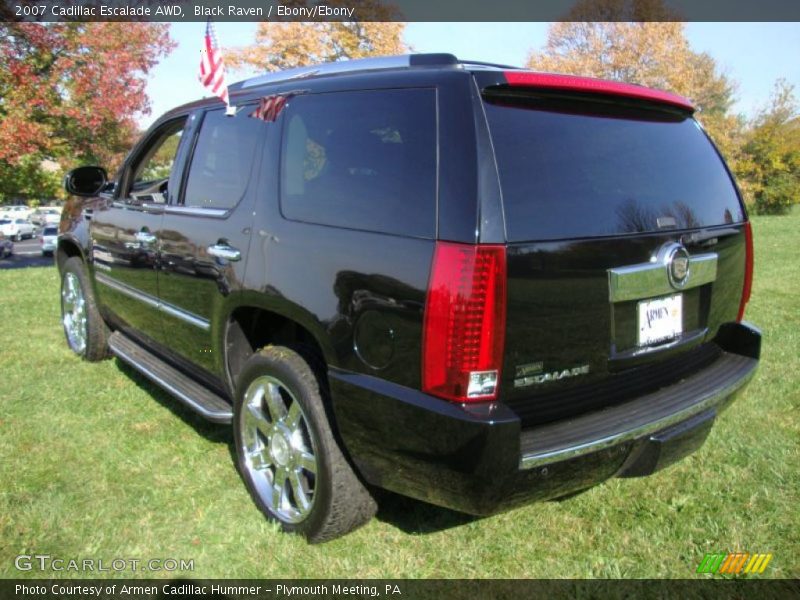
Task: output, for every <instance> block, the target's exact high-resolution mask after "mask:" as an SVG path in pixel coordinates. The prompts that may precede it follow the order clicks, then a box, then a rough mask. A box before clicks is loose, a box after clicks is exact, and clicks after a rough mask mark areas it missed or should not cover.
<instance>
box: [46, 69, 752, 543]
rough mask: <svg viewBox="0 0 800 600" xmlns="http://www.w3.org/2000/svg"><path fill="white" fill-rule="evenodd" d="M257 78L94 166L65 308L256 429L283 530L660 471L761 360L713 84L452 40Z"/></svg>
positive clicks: (512, 498) (63, 261) (76, 177)
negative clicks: (648, 78)
mask: <svg viewBox="0 0 800 600" xmlns="http://www.w3.org/2000/svg"><path fill="white" fill-rule="evenodd" d="M230 92H231V104H232V105H233V106H234V107H235V115H230V114H226V111H225V108H224V106H223V105H222V103H221V102H220V101H219V100H217V99H207V100H202V101H199V102H196V103H193V104H189V105H186V106H182V107H180V108H177V109H175V110H173V111H171V112H169V113H167V114H166V115H164V116H163V117H161V118H160V119H159V120H158V121H157V122H156V123H155V124H154V125H153V126H152V127H151V129H150V130H149V131H148V132H147V133H146V134H145V135H144V136H143V138H142V139H141V141H140V142H139V143H138V144H137V145H136V147H135V148H134V149H133V151H132V152H131V153H130V154H129V156H128V157H127V159H126V160H125V162H124V164H123V166H122V168H121V169H120V171H119V173H118V174H117V176H116V177H115V178H114V180H113V181H106V174H105V171H103V170H102V169H100V168H98V167H80V168H78V169H75V170H74V171H72V172H71V173H70V174H68V175H67V178H66V187H67V190H68V191H69V192H70V193H71V194H73V196H74V197H73V199H72V200H71V202H70V204H69V205H68V207H67V209H65V210H64V212H63V218H62V222H61V228H60V235H59V242H58V249H57V263H58V267H59V270H60V273H61V282H62V283H61V306H62V314H63V325H64V330H65V332H66V337H67V341H68V343H69V346H70V347H71V348H72V350H74V351H75V352H76V353H77V354H79V355H80V356H82V357H83V358H85V359H87V360H99V359H102V358H105V357H106V356H110V355H114V356H116V357H118V358H119V359H121V360H122V361H124V362H126V363H129V364H130V365H132V366H133V367H134V368H135V369H137V370H138V371H140V372H141V373H142V374H144V375H145V376H146V377H148V378H150V379H152V380H153V381H155V382H156V383H158V384H159V385H161V386H163V387H164V389H166V390H167V391H168V392H170V393H171V394H172V395H174V396H175V397H176V399H177V400H179V401H182V402H183V403H185V404H186V405H187V406H189V407H191V408H192V409H194V410H195V411H197V412H198V413H199V414H200V415H202V416H204V417H205V418H207V419H209V420H211V421H214V422H218V423H224V424H228V423H230V424H232V425H233V437H234V443H235V448H236V456H237V462H238V468H239V471H240V472H241V475H242V478H243V479H244V482H245V484H246V486H247V488H248V490H249V491H250V493H251V495H252V497H253V499H254V501H255V503H256V504H257V506H258V507H259V508H260V509H261V510H262V511H263V512H264V514H265V515H266V516H268V517H269V518H272V519H275V520H277V521H279V522H280V523H281V524H282V527H283V528H284V529H285V530H287V531H296V532H299V533H302V534H303V535H305V536H306V537H307V538H308V539H309V540H310V541H323V540H327V539H330V538H332V537H335V536H337V535H341V534H343V533H346V532H347V531H350V530H352V529H353V528H355V527H357V526H359V525H361V524H363V523H364V522H366V521H367V520H369V519H370V518H371V516H372V515H373V514H374V511H375V509H376V505H375V501H374V494H373V492H374V490H375V489H376V488H384V489H388V490H391V491H394V492H397V493H400V494H404V495H407V496H411V497H414V498H418V499H420V500H424V501H426V502H430V503H433V504H437V505H440V506H446V507H450V508H452V509H455V510H459V511H463V512H466V513H471V514H475V515H488V514H492V513H495V512H497V511H501V510H505V509H509V508H512V507H514V506H518V505H520V504H522V503H526V502H530V501H534V500H541V499H548V498H555V497H562V496H566V495H569V494H572V493H576V492H578V491H581V490H584V489H587V488H589V487H591V486H593V485H595V484H597V483H599V482H602V481H603V480H605V479H608V478H610V477H614V476H622V477H630V476H642V475H648V474H650V473H653V472H654V471H656V470H658V469H661V468H663V467H664V466H666V465H668V464H671V463H673V462H674V461H676V460H678V459H680V458H682V457H683V456H685V455H687V454H689V453H691V452H693V451H694V450H696V449H697V448H698V447H699V446H700V445H701V444H702V443H703V441H704V440H705V437H706V435H707V433H708V431H709V429H710V427H711V425H712V423H713V421H714V419H715V418H716V416H717V415H718V414H719V413H720V412H721V411H722V409H724V408H725V407H726V406H727V405H728V404H729V403H730V401H731V400H732V398H734V396H735V395H736V394H737V392H739V391H740V390H741V389H742V388H743V387H744V386H745V385H746V384H747V383H748V382H749V381H750V379H751V378H752V376H753V374H754V372H755V370H756V367H757V365H758V361H759V351H760V342H761V336H760V333H759V331H758V330H757V329H756V328H755V327H753V326H751V325H749V324H746V323H745V322H743V321H742V318H743V314H744V310H745V305H746V303H747V301H748V298H749V296H750V287H751V280H752V272H753V248H752V236H751V232H750V224H749V222H748V220H747V215H746V213H745V210H744V207H743V204H742V201H741V198H740V194H739V192H738V190H737V187H736V184H735V182H734V181H733V178H732V176H731V174H730V172H729V171H728V169H727V168H726V166H725V163H724V162H723V160H722V158H721V157H720V155H719V153H718V152H717V150H716V149H715V147H714V145H713V144H712V143H711V141H710V140H709V138H708V137H707V136H706V134H705V133H704V131H703V130H702V128H701V127H700V126H699V125H698V123H697V121H696V120H695V119H694V117H693V108H692V105H691V104H690V103H689V102H688V101H687V100H686V99H684V98H681V97H678V96H675V95H672V94H669V93H666V92H661V91H657V90H652V89H648V88H643V87H639V86H634V85H629V84H622V83H615V82H606V81H599V80H593V79H585V78H578V77H572V76H562V75H553V74H543V73H535V72H531V71H525V70H519V69H513V68H510V67H503V66H498V65H489V64H484V63H472V62H464V61H459V60H457V59H456V58H455V57H453V56H451V55H446V54H439V55H412V56H400V57H387V58H383V59H365V60H362V61H350V62H347V63H334V64H330V65H321V66H319V67H311V68H301V69H297V70H294V71H288V72H284V73H273V74H268V75H265V76H262V77H256V78H254V79H251V80H248V81H244V82H242V83H239V84H236V85H234V86H231V88H230Z"/></svg>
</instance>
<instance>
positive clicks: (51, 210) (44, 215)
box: [30, 206, 61, 227]
mask: <svg viewBox="0 0 800 600" xmlns="http://www.w3.org/2000/svg"><path fill="white" fill-rule="evenodd" d="M30 220H31V223H33V224H34V225H38V226H39V227H44V226H45V225H58V223H59V222H60V221H61V208H60V207H58V206H42V207H41V208H37V209H36V210H35V211H33V214H32V215H31V219H30Z"/></svg>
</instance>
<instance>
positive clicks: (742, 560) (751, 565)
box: [697, 552, 772, 575]
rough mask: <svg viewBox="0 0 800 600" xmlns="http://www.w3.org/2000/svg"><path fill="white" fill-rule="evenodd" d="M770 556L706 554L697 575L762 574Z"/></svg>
mask: <svg viewBox="0 0 800 600" xmlns="http://www.w3.org/2000/svg"><path fill="white" fill-rule="evenodd" d="M771 560H772V554H750V553H749V552H733V553H730V554H706V555H705V556H704V557H703V560H701V561H700V565H698V567H697V572H698V573H715V574H722V573H728V574H731V575H739V574H741V573H763V572H764V570H765V569H766V568H767V565H768V564H769V561H771Z"/></svg>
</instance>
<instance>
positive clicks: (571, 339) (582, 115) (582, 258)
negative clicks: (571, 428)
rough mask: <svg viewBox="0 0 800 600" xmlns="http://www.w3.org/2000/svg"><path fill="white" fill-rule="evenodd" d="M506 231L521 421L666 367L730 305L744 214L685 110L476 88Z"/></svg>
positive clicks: (510, 360)
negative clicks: (481, 91) (480, 95)
mask: <svg viewBox="0 0 800 600" xmlns="http://www.w3.org/2000/svg"><path fill="white" fill-rule="evenodd" d="M484 110H485V113H486V117H487V121H488V125H489V129H490V133H491V138H492V144H493V147H494V152H495V158H496V162H497V167H498V173H499V181H500V186H501V190H502V195H503V209H504V213H505V227H506V237H507V241H508V316H507V319H508V320H507V323H508V328H507V337H506V339H507V346H506V348H507V349H506V354H505V364H504V376H503V387H502V389H503V392H502V393H503V397H504V399H505V400H506V401H507V402H508V403H509V404H511V405H512V407H514V408H515V409H516V410H517V412H518V413H520V415H521V416H522V417H523V422H524V423H526V424H536V423H543V422H548V421H553V420H557V419H563V418H567V417H569V416H571V415H574V414H578V413H580V412H584V411H587V410H593V409H597V408H602V407H604V406H608V405H610V404H614V403H616V402H620V401H622V400H625V399H626V398H629V397H632V396H635V395H638V394H641V393H643V392H644V391H647V390H650V389H652V388H654V387H655V388H657V387H660V386H663V385H666V384H669V383H674V382H675V381H677V380H678V379H680V377H681V376H683V375H684V374H687V373H690V372H692V371H693V370H696V369H698V368H701V367H702V366H703V365H704V364H706V362H707V361H710V360H713V358H714V353H715V350H714V346H713V345H712V344H707V342H708V341H709V340H711V339H712V338H713V337H714V335H715V333H716V331H717V329H718V327H719V326H720V325H721V324H722V323H723V322H725V321H732V320H735V319H736V317H737V311H738V307H739V301H740V297H741V290H742V282H743V275H744V265H745V239H744V237H745V234H744V227H743V222H744V221H745V219H746V216H745V214H744V210H743V208H742V204H741V202H740V199H739V197H738V193H737V190H736V188H735V185H734V183H733V181H732V179H731V177H730V174H729V173H728V171H727V169H726V167H725V165H724V163H723V161H722V160H721V158H720V156H719V155H718V153H717V151H716V149H715V148H714V147H713V145H712V144H711V143H710V141H709V140H708V138H707V136H706V135H705V133H704V132H703V131H702V130H701V128H700V127H699V125H698V124H697V122H696V121H695V120H694V119H693V118H692V116H691V115H690V114H688V113H687V112H686V111H683V112H682V111H679V110H675V109H673V108H668V107H660V106H657V105H652V104H648V105H644V104H642V103H636V102H632V101H625V100H619V99H613V98H610V97H605V96H600V97H596V96H591V95H586V94H583V95H581V96H569V95H565V94H563V93H561V94H559V95H553V94H547V93H539V92H531V93H529V94H526V93H520V92H519V91H518V90H515V92H514V93H513V95H512V94H510V93H508V92H507V91H504V90H503V89H499V90H495V91H491V90H490V91H484Z"/></svg>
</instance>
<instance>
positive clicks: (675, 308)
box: [639, 294, 683, 346]
mask: <svg viewBox="0 0 800 600" xmlns="http://www.w3.org/2000/svg"><path fill="white" fill-rule="evenodd" d="M682 332H683V295H682V294H677V295H675V296H667V297H666V298H656V299H654V300H643V301H641V302H639V345H640V346H649V345H650V344H655V343H657V342H663V341H666V340H671V339H673V338H676V337H678V336H679V335H680V334H681V333H682Z"/></svg>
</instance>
